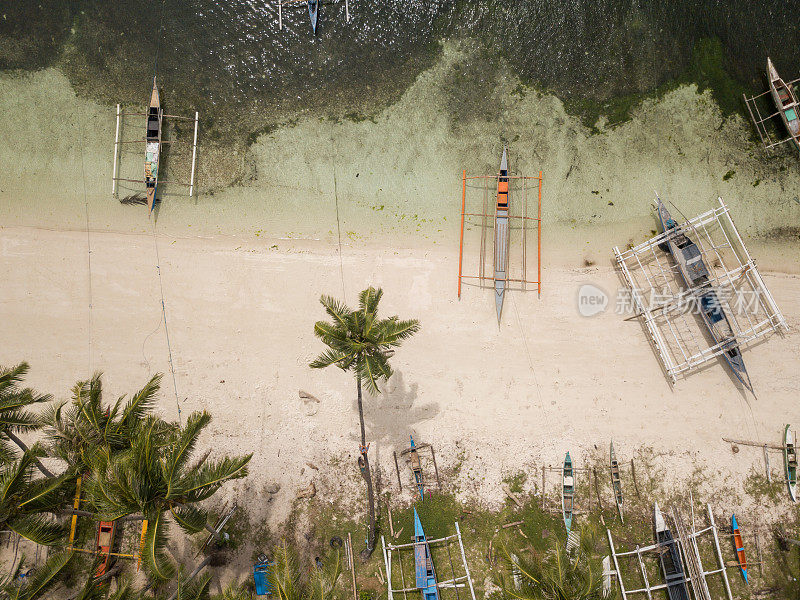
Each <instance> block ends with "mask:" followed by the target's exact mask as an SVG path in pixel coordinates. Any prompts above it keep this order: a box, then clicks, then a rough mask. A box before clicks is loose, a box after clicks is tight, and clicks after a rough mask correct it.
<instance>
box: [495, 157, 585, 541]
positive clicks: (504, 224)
mask: <svg viewBox="0 0 800 600" xmlns="http://www.w3.org/2000/svg"><path fill="white" fill-rule="evenodd" d="M508 184H509V179H508V147H507V146H503V157H502V158H501V159H500V174H499V175H498V177H497V206H496V208H495V217H494V303H495V307H496V308H497V322H498V323H499V322H500V313H502V312H503V299H504V296H505V291H506V284H507V283H508V240H509V226H508V216H509V212H508V200H509V198H508V196H509V194H508ZM567 529H569V528H567Z"/></svg>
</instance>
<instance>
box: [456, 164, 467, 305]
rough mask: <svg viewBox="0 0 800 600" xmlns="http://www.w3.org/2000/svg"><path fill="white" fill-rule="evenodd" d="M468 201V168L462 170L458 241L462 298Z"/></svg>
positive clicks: (459, 285) (459, 295)
mask: <svg viewBox="0 0 800 600" xmlns="http://www.w3.org/2000/svg"><path fill="white" fill-rule="evenodd" d="M466 203H467V170H466V169H464V170H463V171H462V172H461V238H460V240H459V242H458V298H459V300H460V299H461V266H462V264H463V257H464V213H465V212H466Z"/></svg>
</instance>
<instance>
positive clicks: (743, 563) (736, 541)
mask: <svg viewBox="0 0 800 600" xmlns="http://www.w3.org/2000/svg"><path fill="white" fill-rule="evenodd" d="M731 531H732V532H733V547H734V548H735V549H736V560H737V561H738V562H739V570H740V571H741V572H742V577H744V582H745V583H748V581H747V559H746V558H745V556H744V544H743V543H742V534H741V532H740V531H739V523H737V522H736V515H735V514H733V515H731Z"/></svg>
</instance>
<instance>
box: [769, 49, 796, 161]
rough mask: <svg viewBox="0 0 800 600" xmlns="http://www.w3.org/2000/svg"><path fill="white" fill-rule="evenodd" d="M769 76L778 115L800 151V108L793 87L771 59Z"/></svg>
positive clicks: (770, 88)
mask: <svg viewBox="0 0 800 600" xmlns="http://www.w3.org/2000/svg"><path fill="white" fill-rule="evenodd" d="M767 76H768V79H769V91H770V92H772V99H773V100H774V101H775V106H777V107H778V114H780V116H781V120H782V121H783V124H784V125H785V126H786V130H787V131H788V132H789V135H790V136H791V137H792V141H793V142H794V145H795V147H796V148H797V149H798V150H800V115H798V110H800V106H798V103H797V97H796V96H795V95H794V89H793V88H792V86H791V85H788V84H786V83H784V81H783V79H781V78H780V76H779V75H778V72H777V71H776V70H775V67H774V66H773V64H772V61H771V60H770V59H769V58H767Z"/></svg>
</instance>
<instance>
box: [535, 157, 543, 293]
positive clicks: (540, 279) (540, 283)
mask: <svg viewBox="0 0 800 600" xmlns="http://www.w3.org/2000/svg"><path fill="white" fill-rule="evenodd" d="M537 217H538V222H537V225H538V228H539V229H538V235H537V241H538V243H539V249H538V252H537V253H536V254H537V256H536V259H537V262H538V266H539V275H538V276H537V277H536V279H537V282H538V283H537V287H538V288H539V298H541V297H542V172H541V171H539V213H538V215H537Z"/></svg>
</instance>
